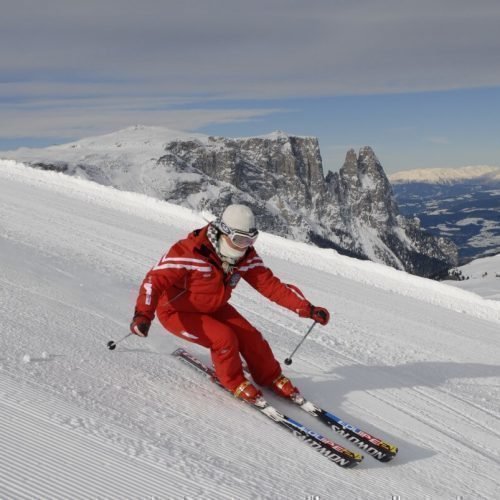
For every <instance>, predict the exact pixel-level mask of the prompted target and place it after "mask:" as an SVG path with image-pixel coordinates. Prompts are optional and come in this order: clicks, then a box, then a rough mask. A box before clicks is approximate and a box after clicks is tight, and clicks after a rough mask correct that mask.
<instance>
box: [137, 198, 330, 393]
mask: <svg viewBox="0 0 500 500" xmlns="http://www.w3.org/2000/svg"><path fill="white" fill-rule="evenodd" d="M258 234H259V233H258V231H257V229H256V227H255V218H254V215H253V213H252V211H251V209H250V208H248V207H247V206H245V205H229V206H228V207H227V208H226V209H225V210H224V213H223V214H222V217H220V218H219V219H217V220H216V221H214V222H212V223H210V224H208V225H206V226H205V227H203V228H201V229H197V230H195V231H193V232H192V233H191V234H189V235H188V237H187V238H185V239H183V240H180V241H178V242H177V243H175V244H174V245H173V246H172V248H170V250H169V251H168V252H167V253H166V254H165V255H164V256H163V257H162V258H161V260H160V261H159V262H158V264H157V265H156V266H154V267H153V268H152V269H151V270H150V271H149V272H148V273H147V275H146V277H145V279H144V281H143V283H142V286H141V288H140V292H139V296H138V298H137V303H136V308H135V314H134V318H133V320H132V322H131V324H130V331H131V332H132V333H134V334H136V335H138V336H140V337H147V335H148V331H149V328H150V325H151V321H152V320H153V318H154V316H155V312H156V314H157V316H158V319H159V320H160V322H161V324H162V325H163V326H164V328H165V329H166V330H168V331H169V332H171V333H173V334H174V335H176V336H178V337H180V338H183V339H185V340H188V341H190V342H194V343H196V344H199V345H202V346H204V347H207V348H209V349H210V351H211V355H212V361H213V364H214V368H215V372H216V374H217V376H218V378H219V380H220V382H221V383H222V385H224V387H226V388H227V389H228V390H230V391H231V392H232V393H233V394H234V395H235V396H236V397H239V398H242V399H244V400H247V401H249V402H255V400H256V399H257V398H258V397H259V396H261V395H262V393H261V391H260V390H259V389H257V388H256V387H255V386H254V385H253V384H252V383H251V382H250V381H248V380H247V379H246V378H245V376H244V374H243V369H242V364H241V358H240V354H241V355H242V356H243V358H244V359H245V361H246V362H247V365H248V368H249V371H250V373H251V375H252V378H253V379H254V381H255V382H256V383H257V384H259V385H261V386H269V387H271V388H272V389H273V390H274V391H275V392H276V393H277V394H279V395H280V396H283V397H287V398H289V397H292V396H293V395H294V394H298V393H299V391H298V389H297V388H296V387H295V386H294V385H293V384H292V382H291V381H290V380H289V379H288V378H287V377H285V376H284V375H283V374H282V372H281V367H280V364H279V362H278V361H277V360H276V358H275V357H274V355H273V353H272V351H271V348H270V346H269V344H268V343H267V341H266V340H265V339H264V338H263V337H262V335H261V333H260V332H259V331H258V330H257V329H256V328H255V327H254V326H252V325H251V324H250V323H249V322H248V321H247V320H246V319H245V318H244V317H243V316H242V315H241V314H240V313H239V312H238V311H237V310H236V309H235V308H234V307H233V306H232V305H230V304H229V303H228V301H229V298H230V297H231V293H232V291H233V289H234V288H235V287H236V285H237V284H238V281H239V280H240V278H243V279H244V280H246V281H247V282H248V283H249V284H250V285H251V286H252V287H254V288H255V289H256V290H258V291H259V292H260V293H261V294H262V295H264V296H265V297H267V298H268V299H270V300H272V301H273V302H276V303H277V304H279V305H281V306H283V307H286V308H288V309H290V310H292V311H294V312H295V313H297V314H298V315H299V316H300V317H302V318H312V319H314V320H315V321H317V322H318V323H320V324H322V325H326V324H327V323H328V321H329V319H330V314H329V312H328V310H327V309H325V308H323V307H315V306H313V305H312V304H311V303H310V302H309V301H308V300H306V299H305V297H304V296H303V295H302V293H301V292H300V290H299V289H298V288H297V287H295V286H293V285H286V284H284V283H282V282H281V281H280V280H279V279H278V278H277V277H276V276H274V275H273V273H272V271H271V270H270V269H269V268H268V267H266V266H265V265H264V263H263V262H262V259H261V258H260V257H259V256H258V254H257V252H256V251H255V249H254V247H253V245H254V243H255V241H256V239H257V236H258Z"/></svg>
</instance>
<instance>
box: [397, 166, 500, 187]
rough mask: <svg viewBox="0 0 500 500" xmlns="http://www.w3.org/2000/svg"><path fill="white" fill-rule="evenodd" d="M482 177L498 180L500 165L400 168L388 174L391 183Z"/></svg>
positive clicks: (469, 179) (446, 181)
mask: <svg viewBox="0 0 500 500" xmlns="http://www.w3.org/2000/svg"><path fill="white" fill-rule="evenodd" d="M477 179H482V180H483V181H484V182H485V183H487V182H500V167H496V166H491V165H471V166H467V167H458V168H422V169H415V170H402V171H400V172H394V173H393V174H390V175H389V180H390V181H391V183H392V184H409V183H414V182H417V183H418V182H423V183H426V184H453V183H455V182H463V181H472V180H477Z"/></svg>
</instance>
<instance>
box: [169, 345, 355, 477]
mask: <svg viewBox="0 0 500 500" xmlns="http://www.w3.org/2000/svg"><path fill="white" fill-rule="evenodd" d="M172 354H173V355H174V356H176V357H177V358H178V359H180V360H181V361H183V362H184V363H186V364H187V365H189V366H191V367H192V368H195V369H197V370H198V371H199V372H201V373H203V374H204V375H205V376H207V377H208V378H210V380H212V382H215V383H216V384H217V385H218V386H219V387H221V388H223V389H224V390H226V389H225V388H224V387H223V386H222V384H221V383H220V382H219V380H218V378H217V376H216V374H215V372H214V370H213V369H212V368H210V367H208V366H207V365H205V364H204V363H203V362H201V361H200V360H199V359H197V358H196V357H195V356H193V355H192V354H190V353H189V352H188V351H186V350H185V349H182V348H179V349H176V350H175V351H174V352H173V353H172ZM228 392H229V391H228ZM241 401H243V400H241ZM245 403H247V404H248V405H250V406H252V407H253V408H255V409H256V410H258V411H259V412H260V413H262V414H264V415H265V416H266V417H268V418H269V419H270V420H272V421H273V422H275V423H277V424H278V425H280V426H281V427H283V428H284V429H286V430H288V431H289V432H291V433H292V434H293V435H294V436H295V437H297V438H298V439H300V440H302V441H304V443H306V444H307V445H308V446H310V447H311V448H313V449H315V450H316V451H318V452H319V453H321V454H322V455H323V456H325V457H326V458H328V460H330V461H331V462H333V463H335V464H336V465H338V466H339V467H343V468H349V467H355V466H356V465H357V464H358V463H359V462H361V461H362V460H363V455H361V454H360V453H355V452H352V451H351V450H349V449H348V448H345V447H344V446H341V445H339V444H337V443H335V442H333V441H331V440H330V439H328V438H326V437H324V436H322V435H321V434H319V433H317V432H316V431H313V430H312V429H309V428H308V427H306V426H305V425H303V424H301V423H300V422H297V421H295V420H293V419H291V418H290V417H287V416H286V415H284V414H283V413H281V412H280V411H278V410H277V409H276V408H274V407H273V406H271V405H270V404H269V403H268V402H267V401H265V400H264V399H263V398H259V399H258V400H257V401H256V402H255V403H253V404H252V403H248V402H247V401H245Z"/></svg>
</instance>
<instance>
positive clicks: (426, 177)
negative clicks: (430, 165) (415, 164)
mask: <svg viewBox="0 0 500 500" xmlns="http://www.w3.org/2000/svg"><path fill="white" fill-rule="evenodd" d="M390 180H391V183H392V185H393V190H394V194H395V196H396V200H397V202H398V205H399V208H400V210H401V213H403V214H404V215H406V216H407V217H417V218H418V219H419V220H420V223H421V226H422V227H423V228H424V229H425V230H426V231H428V232H430V233H431V234H433V235H435V236H438V237H446V238H450V239H451V240H452V241H453V242H454V243H455V244H456V245H457V247H458V249H459V256H460V260H461V261H463V260H470V259H471V258H477V257H481V256H485V255H491V254H494V253H497V252H498V251H499V250H500V167H491V166H475V167H474V166H471V167H463V168H457V169H424V170H415V171H406V172H399V173H396V174H392V175H391V176H390Z"/></svg>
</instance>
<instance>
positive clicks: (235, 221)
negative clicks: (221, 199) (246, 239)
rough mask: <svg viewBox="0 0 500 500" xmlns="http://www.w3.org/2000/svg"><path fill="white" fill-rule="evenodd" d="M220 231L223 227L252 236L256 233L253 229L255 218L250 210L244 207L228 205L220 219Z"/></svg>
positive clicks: (254, 228)
mask: <svg viewBox="0 0 500 500" xmlns="http://www.w3.org/2000/svg"><path fill="white" fill-rule="evenodd" d="M221 222H222V224H221V229H222V231H223V232H226V231H225V230H224V225H225V226H227V228H229V229H231V230H233V231H241V232H243V233H248V234H253V233H256V232H257V229H256V227H255V217H254V215H253V212H252V210H251V209H250V208H249V207H247V206H246V205H229V206H228V207H227V208H226V209H225V210H224V213H223V214H222V217H221Z"/></svg>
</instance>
